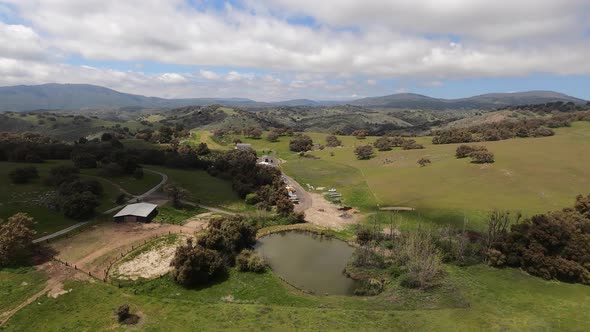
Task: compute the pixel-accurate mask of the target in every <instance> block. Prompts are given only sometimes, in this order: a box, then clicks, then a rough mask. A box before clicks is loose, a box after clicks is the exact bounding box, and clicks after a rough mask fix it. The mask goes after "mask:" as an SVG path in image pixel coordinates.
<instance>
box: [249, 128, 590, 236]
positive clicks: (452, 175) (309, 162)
mask: <svg viewBox="0 0 590 332" xmlns="http://www.w3.org/2000/svg"><path fill="white" fill-rule="evenodd" d="M556 132H557V134H556V135H555V136H552V137H546V138H526V139H512V140H506V141H499V142H487V143H483V145H485V146H487V147H488V149H489V150H490V151H492V152H493V153H494V154H495V156H496V162H495V163H493V164H488V165H479V164H472V163H470V161H469V159H468V158H467V159H456V158H455V156H454V155H455V149H456V148H457V144H449V145H433V144H431V142H430V138H429V137H421V138H417V140H418V141H419V143H422V144H424V146H425V149H423V150H408V151H403V150H399V148H398V149H395V150H393V151H386V152H378V151H376V154H375V157H374V158H372V159H371V160H368V161H366V160H365V161H363V160H357V159H356V158H355V156H354V153H353V151H354V148H355V146H358V145H363V144H370V143H372V142H373V141H374V139H375V138H373V137H369V138H367V139H365V140H357V139H356V138H354V137H349V136H342V137H339V138H340V139H341V140H342V141H343V143H344V147H340V148H334V149H325V150H323V151H314V152H312V153H310V154H311V155H313V156H315V157H317V158H318V159H314V158H304V157H299V156H298V155H297V154H295V153H293V152H290V151H289V149H288V142H289V139H290V138H289V137H281V138H280V141H279V142H275V143H271V142H268V141H266V140H264V139H259V140H254V139H247V138H244V137H242V138H241V139H242V141H244V142H245V143H251V144H253V146H254V147H255V148H256V149H257V150H259V151H260V152H262V150H271V149H272V150H275V151H277V153H278V155H279V156H280V157H281V158H283V159H285V160H286V163H284V164H283V165H282V168H283V170H284V171H285V172H286V173H287V174H289V175H292V176H293V177H294V178H295V179H296V180H297V181H299V182H301V183H303V184H305V183H310V184H312V185H314V186H316V187H317V186H325V187H335V188H336V189H338V190H339V191H340V192H342V193H343V194H344V202H345V203H346V204H350V205H353V206H357V207H360V208H362V209H363V210H365V211H374V210H376V209H377V208H378V207H384V206H409V207H414V208H416V209H417V211H416V212H414V213H410V214H407V215H406V217H407V218H408V219H411V220H423V221H427V222H435V223H441V224H446V223H453V224H462V223H463V219H464V218H463V217H464V216H467V217H468V218H469V219H470V223H471V225H472V227H474V228H478V227H480V226H481V221H482V219H483V218H484V217H485V215H486V214H487V213H488V211H490V210H492V209H505V210H512V211H520V212H522V213H523V214H525V215H532V214H535V213H542V212H546V211H548V210H555V209H561V208H563V207H565V206H571V204H572V202H573V200H574V198H575V196H576V195H578V194H582V193H588V191H589V189H588V188H590V168H588V167H587V165H590V154H588V153H587V151H590V123H588V122H578V123H574V124H573V126H572V127H570V128H562V129H558V130H556ZM309 135H310V136H311V137H312V138H313V140H314V142H320V143H324V142H325V135H324V134H317V133H310V134H309ZM331 154H333V156H332V155H331ZM421 157H428V158H430V160H431V161H432V164H431V165H429V166H427V167H419V165H418V164H417V160H418V159H420V158H421Z"/></svg>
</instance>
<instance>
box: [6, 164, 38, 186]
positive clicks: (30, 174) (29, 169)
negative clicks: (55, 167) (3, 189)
mask: <svg viewBox="0 0 590 332" xmlns="http://www.w3.org/2000/svg"><path fill="white" fill-rule="evenodd" d="M8 177H9V178H10V181H12V183H14V184H24V183H29V182H30V181H31V180H34V179H38V178H39V172H38V171H37V167H35V166H26V167H19V168H15V169H14V170H12V171H10V173H8Z"/></svg>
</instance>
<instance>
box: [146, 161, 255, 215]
mask: <svg viewBox="0 0 590 332" xmlns="http://www.w3.org/2000/svg"><path fill="white" fill-rule="evenodd" d="M150 168H151V169H154V170H156V171H160V172H163V173H166V175H168V183H171V184H176V185H179V186H180V187H182V188H184V189H186V190H188V191H189V192H190V197H189V200H190V201H192V202H196V203H200V204H204V205H210V206H214V207H218V208H221V209H227V210H230V211H235V212H241V211H246V210H251V209H253V208H252V207H251V206H247V205H246V203H244V200H243V199H241V198H240V197H239V196H238V194H236V193H235V192H234V191H233V189H232V185H231V182H230V181H227V180H224V179H220V178H217V177H213V176H211V175H209V174H208V173H207V172H206V171H203V170H194V169H190V170H185V169H173V168H166V167H161V166H150Z"/></svg>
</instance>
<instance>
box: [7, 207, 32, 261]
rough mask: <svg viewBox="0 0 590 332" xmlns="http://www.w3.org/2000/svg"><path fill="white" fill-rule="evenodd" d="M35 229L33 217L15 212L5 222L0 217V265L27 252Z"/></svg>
mask: <svg viewBox="0 0 590 332" xmlns="http://www.w3.org/2000/svg"><path fill="white" fill-rule="evenodd" d="M34 236H35V231H34V230H33V218H31V217H29V215H27V214H26V213H17V214H15V215H13V216H12V217H10V218H8V221H7V222H4V221H3V220H2V219H0V267H3V266H6V265H7V264H10V263H12V262H14V260H15V259H16V258H17V257H20V255H21V254H29V253H30V252H29V251H28V250H29V249H30V248H31V245H32V241H33V237H34Z"/></svg>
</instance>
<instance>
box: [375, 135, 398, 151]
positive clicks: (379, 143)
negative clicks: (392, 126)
mask: <svg viewBox="0 0 590 332" xmlns="http://www.w3.org/2000/svg"><path fill="white" fill-rule="evenodd" d="M373 146H375V148H377V150H379V151H389V150H391V148H392V147H393V142H392V140H391V138H389V137H385V136H384V137H379V138H378V139H376V140H375V143H373Z"/></svg>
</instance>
